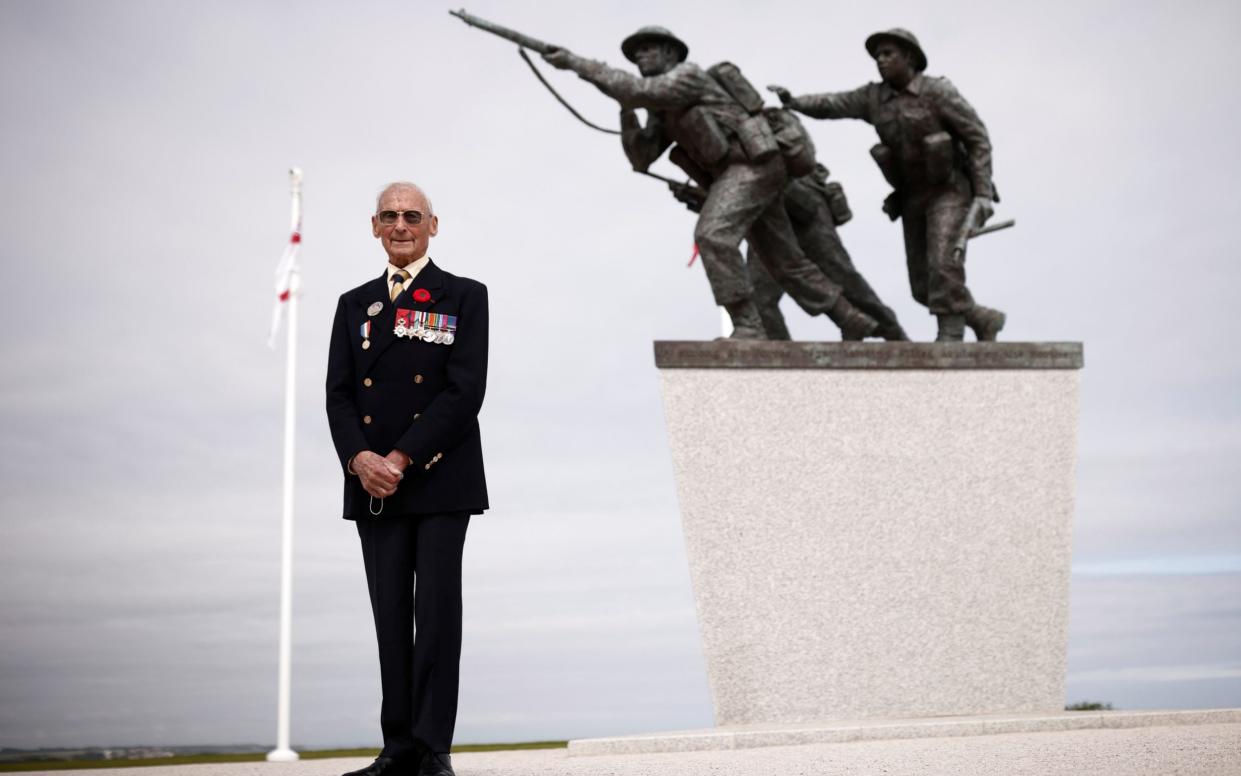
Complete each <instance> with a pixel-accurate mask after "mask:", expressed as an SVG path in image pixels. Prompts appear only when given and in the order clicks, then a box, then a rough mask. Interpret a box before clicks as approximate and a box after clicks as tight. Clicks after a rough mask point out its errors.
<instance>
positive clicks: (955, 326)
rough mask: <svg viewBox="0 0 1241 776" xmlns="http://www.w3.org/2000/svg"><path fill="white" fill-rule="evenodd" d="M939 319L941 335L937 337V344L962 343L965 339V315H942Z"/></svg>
mask: <svg viewBox="0 0 1241 776" xmlns="http://www.w3.org/2000/svg"><path fill="white" fill-rule="evenodd" d="M938 318H939V334H937V335H935V341H936V342H960V341H962V340H964V339H965V316H964V315H940V316H938Z"/></svg>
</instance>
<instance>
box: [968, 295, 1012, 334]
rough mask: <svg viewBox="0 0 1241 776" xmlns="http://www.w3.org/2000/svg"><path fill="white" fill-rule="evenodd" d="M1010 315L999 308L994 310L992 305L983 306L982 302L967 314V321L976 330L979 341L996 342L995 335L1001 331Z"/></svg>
mask: <svg viewBox="0 0 1241 776" xmlns="http://www.w3.org/2000/svg"><path fill="white" fill-rule="evenodd" d="M1007 318H1008V316H1006V315H1005V314H1004V313H1002V312H1000V311H999V310H993V309H991V308H990V307H983V306H982V305H980V304H976V305H974V307H973V308H971V309H970V311H969V312H968V313H966V314H965V322H966V323H967V324H969V327H970V328H971V329H973V330H974V336H975V337H977V338H978V341H979V342H994V341H995V335H997V334H999V333H1000V329H1002V328H1004V321H1005V320H1007Z"/></svg>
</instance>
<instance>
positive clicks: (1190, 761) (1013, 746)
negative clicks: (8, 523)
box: [39, 724, 1241, 776]
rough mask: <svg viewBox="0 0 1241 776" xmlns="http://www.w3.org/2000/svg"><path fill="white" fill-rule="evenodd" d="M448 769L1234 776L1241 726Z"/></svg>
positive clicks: (583, 775) (535, 758) (286, 773)
mask: <svg viewBox="0 0 1241 776" xmlns="http://www.w3.org/2000/svg"><path fill="white" fill-rule="evenodd" d="M368 762H369V761H367V760H355V759H339V760H305V761H302V762H298V763H227V764H211V765H180V766H172V767H153V768H118V769H109V770H105V771H97V770H96V771H89V772H84V771H41V772H39V773H43V774H47V775H48V776H66V774H85V773H90V774H91V776H282V774H283V776H339V774H341V773H343V772H344V771H347V770H353V769H355V768H360V767H362V766H364V765H366V764H367V763H368ZM453 765H454V766H455V767H456V770H457V773H458V774H459V776H536V775H537V776H659V775H660V774H668V776H681V775H682V774H684V775H686V776H688V775H689V774H694V775H695V776H697V775H698V774H702V775H703V776H707V775H711V776H715V775H716V774H718V775H719V776H833V775H834V774H848V776H914V775H915V774H916V775H917V776H973V775H974V774H979V775H980V776H981V775H984V774H985V775H986V776H992V775H994V776H1241V725H1239V724H1219V725H1184V726H1175V727H1154V728H1137V729H1130V730H1078V731H1072V732H1064V733H1022V734H1013V735H995V736H976V737H969V738H935V739H913V740H902V741H866V742H859V743H849V744H814V745H810V746H781V747H769V748H764V749H745V750H735V751H720V752H686V753H677V754H652V755H606V756H598V757H568V756H567V753H566V750H564V749H541V750H529V751H508V752H473V753H464V754H459V755H454V756H453ZM165 772H166V773H165ZM174 772H175V773H174Z"/></svg>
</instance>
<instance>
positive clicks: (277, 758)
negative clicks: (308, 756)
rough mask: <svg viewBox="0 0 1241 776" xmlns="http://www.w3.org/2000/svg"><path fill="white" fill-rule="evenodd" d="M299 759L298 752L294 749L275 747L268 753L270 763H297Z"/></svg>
mask: <svg viewBox="0 0 1241 776" xmlns="http://www.w3.org/2000/svg"><path fill="white" fill-rule="evenodd" d="M298 759H300V758H298V756H297V752H294V751H293V750H292V749H273V750H271V751H270V752H268V753H267V762H269V763H295V762H297V761H298Z"/></svg>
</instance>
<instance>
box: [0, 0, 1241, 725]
mask: <svg viewBox="0 0 1241 776" xmlns="http://www.w3.org/2000/svg"><path fill="white" fill-rule="evenodd" d="M708 8H710V10H707V9H708ZM1238 8H1239V7H1238V6H1237V4H1236V3H1234V2H1228V1H1226V0H1221V1H1219V2H1209V1H1208V2H1196V3H1189V4H1170V3H1156V2H1138V3H1134V2H1091V3H1082V2H1023V3H972V2H966V1H965V0H959V1H955V2H954V1H951V0H945V1H944V2H937V3H924V2H895V1H894V2H888V3H884V4H882V5H879V4H864V5H861V6H859V5H847V4H843V3H836V4H825V3H821V2H779V1H776V2H765V3H746V2H718V3H714V4H711V5H710V6H708V5H706V4H703V3H678V2H663V3H658V4H656V3H639V2H631V3H619V2H612V3H598V4H586V3H570V2H541V3H537V4H536V3H518V2H508V3H500V2H480V3H479V4H477V5H472V6H470V7H469V8H468V10H470V11H471V12H473V13H476V14H479V15H482V16H484V17H488V18H492V19H494V20H496V21H498V22H501V23H505V24H509V25H511V26H514V27H520V28H521V29H523V31H525V32H528V33H530V34H533V35H537V36H540V37H543V38H545V39H548V40H550V41H553V42H557V43H560V44H563V45H566V46H568V47H570V48H572V49H573V50H574V51H576V52H578V53H581V54H583V55H588V56H593V57H597V58H602V59H606V60H608V61H609V62H611V63H613V64H618V65H623V64H627V63H624V61H623V59H622V58H621V55H620V52H619V50H618V43H619V41H620V40H621V39H622V38H623V37H625V36H626V35H628V34H629V33H630V32H632V31H633V30H634V29H636V28H637V27H639V26H641V25H645V24H662V25H665V26H668V27H670V28H672V29H673V30H675V31H676V32H677V33H678V34H679V35H681V36H682V37H683V38H684V39H685V40H686V41H687V42H688V44H689V47H690V57H691V59H693V60H695V61H697V62H699V63H700V64H703V65H709V64H711V63H713V62H716V61H719V60H722V59H729V60H731V61H734V62H736V63H737V64H738V65H740V66H741V68H742V69H743V71H744V72H745V73H746V74H747V75H748V76H749V77H750V78H751V80H752V81H753V82H754V83H756V84H759V85H762V84H767V83H772V82H775V83H783V84H785V85H787V86H789V87H790V88H792V89H793V90H794V91H795V92H805V91H823V90H831V89H844V88H851V87H855V86H858V85H861V84H862V83H864V82H866V81H868V80H872V79H873V78H874V66H873V63H872V62H871V61H870V59H869V58H868V57H867V55H866V53H865V51H864V49H863V45H862V41H863V40H864V39H865V37H866V36H867V35H868V34H869V33H871V32H873V31H875V30H878V29H883V28H888V27H891V26H895V25H901V26H906V27H909V28H910V29H912V30H914V31H915V32H916V33H917V34H918V36H919V37H920V39H921V40H922V42H923V45H924V47H925V48H926V51H927V54H928V57H929V61H930V66H929V72H930V73H931V74H935V75H947V76H949V77H951V78H952V80H953V82H954V83H955V84H956V85H957V86H958V88H959V89H960V90H961V91H962V92H963V93H964V94H965V95H966V97H967V98H968V99H969V100H970V101H971V102H972V103H973V105H974V106H975V107H976V108H977V109H978V111H979V113H980V114H981V115H982V117H983V118H984V120H985V121H986V123H987V126H988V128H989V129H990V131H991V136H992V141H993V144H994V147H995V180H996V182H997V185H998V188H999V190H1000V193H1001V194H1002V196H1003V202H1002V204H1001V205H1000V207H999V208H998V211H997V218H1010V217H1011V218H1016V219H1017V220H1018V227H1017V228H1016V229H1013V230H1010V231H1007V232H1004V233H1001V234H997V235H994V236H989V237H987V238H984V239H983V240H980V241H979V242H978V243H977V244H975V245H974V247H973V248H972V249H971V253H970V264H969V272H970V284H971V287H972V288H973V289H974V292H975V295H976V296H977V298H978V300H979V301H980V302H981V303H983V304H987V305H991V306H995V307H999V308H1002V309H1004V310H1006V311H1007V312H1008V315H1009V325H1008V328H1006V329H1005V331H1004V336H1005V337H1006V338H1007V339H1011V340H1050V341H1063V340H1073V341H1083V342H1084V343H1085V353H1086V368H1085V371H1084V372H1083V374H1082V417H1081V432H1080V459H1079V466H1078V472H1079V481H1078V503H1077V516H1076V524H1075V561H1074V563H1075V575H1074V580H1073V599H1072V622H1071V636H1070V642H1071V643H1070V660H1069V670H1070V673H1069V700H1083V699H1087V698H1091V699H1096V700H1108V701H1111V702H1113V703H1114V704H1116V705H1117V706H1120V707H1125V708H1152V707H1171V708H1192V707H1206V706H1241V521H1238V516H1239V515H1238V511H1239V506H1241V476H1239V475H1241V466H1239V462H1241V402H1239V400H1238V396H1239V395H1241V355H1239V353H1241V349H1238V347H1237V345H1236V339H1237V333H1238V330H1239V328H1241V327H1239V326H1238V324H1239V323H1241V316H1239V315H1238V313H1237V309H1236V305H1235V302H1234V299H1235V297H1236V294H1237V288H1238V287H1241V263H1239V262H1238V260H1237V249H1236V230H1237V225H1238V224H1239V223H1241V204H1238V203H1239V202H1241V200H1239V199H1238V197H1237V195H1236V181H1237V178H1238V176H1239V175H1241V164H1239V161H1241V158H1239V157H1241V150H1239V146H1238V144H1237V142H1236V139H1235V135H1236V127H1237V126H1238V119H1239V118H1241V111H1239V109H1238V108H1239V105H1238V101H1239V99H1241V98H1239V97H1238V93H1237V90H1236V88H1235V86H1234V85H1233V80H1234V79H1235V76H1236V73H1237V72H1238V67H1239V66H1241V55H1239V54H1238V51H1239V49H1238V47H1237V45H1236V39H1235V38H1236V31H1237V30H1238V29H1239V28H1241V25H1239V24H1238V22H1241V11H1239V10H1238ZM447 10H448V7H447V6H444V5H440V4H436V3H427V2H411V1H410V0H404V1H403V2H392V3H376V2H358V3H350V4H344V3H326V2H297V3H292V2H286V3H277V2H263V3H241V2H231V3H230V2H219V3H169V2H162V1H155V0H152V1H151V2H80V3H68V2H33V1H15V0H8V1H7V2H4V3H3V4H0V64H2V66H0V178H2V180H3V187H2V191H0V197H2V199H0V267H2V269H3V287H4V289H5V291H6V292H7V293H6V294H5V296H6V300H5V304H4V305H3V306H0V319H2V322H3V325H2V326H0V347H2V348H3V363H4V365H5V366H4V370H3V373H2V376H0V418H2V419H3V426H2V431H0V444H2V445H3V448H2V450H0V453H2V454H0V487H2V492H0V520H2V521H3V541H2V542H0V633H2V634H3V635H2V639H3V640H2V642H0V746H51V745H86V744H143V743H153V744H154V743H164V744H194V743H237V742H259V743H270V742H272V741H273V740H274V737H275V699H276V688H275V680H276V635H277V620H276V611H277V603H278V582H279V515H280V467H281V460H280V452H281V419H282V399H283V390H284V387H283V374H284V353H283V350H282V349H280V350H277V351H276V352H271V351H269V350H267V349H266V347H265V340H266V336H267V325H268V316H269V314H270V307H271V297H272V293H273V292H272V270H273V269H274V267H275V264H276V262H277V260H278V258H279V255H280V252H281V249H282V247H283V245H284V242H285V240H286V239H287V228H288V206H289V203H288V192H287V176H286V170H287V168H288V167H289V166H290V165H293V164H297V165H300V166H302V167H303V168H304V169H305V174H306V182H305V228H304V233H305V241H304V244H303V246H304V247H303V253H302V261H303V266H304V287H305V295H304V304H303V306H302V312H303V318H302V340H301V343H300V349H299V365H300V371H299V375H298V379H299V386H298V402H299V405H298V418H299V420H298V428H297V433H298V458H297V466H298V485H297V528H296V549H295V556H296V569H295V586H296V587H295V603H294V606H295V623H294V628H295V638H294V661H295V663H294V674H293V681H294V692H293V738H294V741H295V742H296V743H298V744H300V745H303V746H318V747H323V746H331V745H377V744H378V742H379V730H378V723H377V717H378V704H379V682H378V665H377V659H376V654H375V647H374V637H373V632H372V626H371V621H370V612H369V608H368V602H367V598H366V592H365V582H364V577H363V571H362V563H361V559H360V554H359V550H358V547H357V538H356V532H355V531H354V527H353V525H352V524H351V523H347V522H345V521H342V520H341V519H340V517H339V515H340V474H339V468H338V466H337V463H336V460H335V456H334V453H333V451H332V447H331V442H330V439H329V436H328V430H327V424H326V422H325V417H324V413H323V388H322V385H323V376H324V369H325V360H326V352H327V334H328V329H329V326H330V322H331V316H332V312H333V309H334V305H335V301H336V298H337V296H338V295H339V294H340V293H341V292H342V291H344V290H346V289H348V288H352V287H353V286H355V285H357V284H359V283H361V282H363V281H365V280H367V279H368V278H370V277H373V276H375V275H377V274H378V273H379V272H380V271H381V269H382V267H383V265H384V262H385V257H384V255H383V253H382V250H381V249H380V247H379V246H378V245H377V244H376V242H375V240H374V239H373V238H372V237H371V235H370V230H369V224H368V216H369V214H370V212H371V210H372V208H373V204H374V195H375V193H376V191H377V190H378V189H379V188H380V187H381V186H382V185H383V184H384V183H385V182H387V181H389V180H393V179H412V180H416V181H418V182H420V183H421V184H422V185H423V186H424V187H425V188H426V189H427V191H428V192H429V193H430V194H431V196H432V198H433V200H434V202H435V205H436V210H437V211H438V212H439V214H440V219H441V221H440V235H439V237H437V238H436V239H435V240H434V241H433V243H432V249H431V254H432V256H433V257H434V258H435V260H436V261H437V263H439V264H440V265H441V266H443V267H445V268H446V269H448V270H449V271H451V272H454V273H457V274H462V275H467V276H470V277H474V278H477V279H479V280H482V281H484V282H485V283H487V284H488V286H489V287H490V291H491V303H492V339H491V342H492V350H491V372H490V380H489V390H488V395H487V399H486V404H485V406H484V408H483V414H482V426H483V434H484V436H483V439H484V448H485V452H486V460H487V467H488V469H487V471H488V480H489V484H490V489H491V502H492V505H493V508H492V510H491V511H490V512H489V513H488V514H487V515H486V516H484V517H480V518H476V519H475V521H474V523H473V524H472V525H471V527H470V537H469V540H468V542H467V545H466V569H465V599H466V600H465V605H466V622H465V646H464V656H463V665H462V677H463V679H462V681H463V684H462V698H461V707H460V708H461V711H460V718H459V723H458V736H457V739H458V741H459V742H470V741H496V740H519V739H534V738H567V737H579V736H585V735H604V734H622V733H630V732H641V731H650V730H659V729H668V728H686V727H696V726H706V725H709V724H710V723H711V707H710V698H709V695H708V690H707V683H706V677H705V670H704V666H703V660H702V655H701V651H700V647H699V642H698V634H697V626H696V623H695V621H694V614H693V601H692V596H691V592H690V587H689V577H688V573H687V569H686V563H685V555H684V547H683V544H682V538H681V531H680V524H679V516H678V512H677V507H676V501H675V494H674V484H673V480H672V471H671V466H670V460H669V455H668V450H667V446H666V442H665V438H664V431H663V420H662V415H661V404H660V397H659V393H658V385H657V373H656V371H655V368H654V365H653V359H652V355H651V342H652V340H655V339H705V338H710V337H712V336H715V335H716V334H717V333H718V327H719V314H718V312H717V310H716V308H715V307H714V306H713V305H712V302H711V295H710V290H709V288H708V285H707V282H706V279H705V277H704V276H703V272H702V269H701V265H700V264H696V265H695V266H694V267H693V268H690V269H686V266H685V265H686V261H687V260H688V258H689V253H690V248H691V244H692V227H693V217H692V216H691V215H690V214H688V213H686V212H685V211H684V210H682V209H681V208H680V206H679V205H677V204H676V203H675V202H674V201H673V200H672V199H671V197H670V196H669V195H668V194H667V193H666V191H665V190H664V189H663V188H662V186H661V185H660V184H657V183H655V182H653V181H651V180H649V179H645V178H642V177H640V176H636V175H634V174H632V173H631V172H630V171H629V167H628V164H627V162H626V160H625V159H624V156H623V155H622V153H621V150H620V148H619V143H618V142H617V141H616V139H615V138H613V137H607V136H604V135H602V134H599V133H596V132H593V131H591V130H589V129H587V128H585V127H583V126H582V125H580V124H578V123H577V122H576V121H574V120H573V119H572V118H571V117H570V116H569V115H568V114H567V113H566V112H565V111H564V110H563V109H562V108H561V107H560V106H559V105H557V104H556V103H555V102H554V100H553V99H552V98H551V97H550V96H549V95H548V94H547V93H546V92H545V91H544V90H543V88H542V87H541V86H539V84H538V83H537V82H536V81H535V80H534V78H533V77H532V76H531V74H530V73H529V72H528V71H527V70H526V68H525V65H524V64H522V62H521V61H520V60H519V59H518V57H517V56H516V52H515V51H514V46H512V45H511V44H509V43H507V42H505V41H501V40H499V39H497V38H493V37H491V36H488V35H485V34H483V33H481V32H479V31H476V30H472V29H469V28H467V27H466V26H465V25H463V24H462V23H461V22H459V21H458V20H456V19H454V18H452V17H450V16H448V14H447V13H446V11H447ZM548 77H549V78H550V79H552V80H553V82H554V83H555V84H556V85H557V86H558V87H559V88H561V89H562V91H563V93H564V94H565V95H566V96H567V97H569V98H570V99H571V100H572V101H573V102H574V103H575V104H576V105H577V106H578V107H579V109H580V110H581V111H582V112H584V113H585V114H586V115H588V116H589V117H591V118H592V119H594V120H595V121H596V122H600V123H603V124H607V125H615V123H616V121H617V119H616V108H615V105H614V103H612V102H610V101H609V100H608V99H607V98H605V97H604V96H603V95H601V94H599V93H598V92H597V91H595V90H594V89H593V87H591V86H589V85H588V84H586V83H584V82H582V81H579V80H578V79H577V78H576V77H575V76H572V75H571V74H566V73H559V72H549V73H548ZM809 126H810V129H811V132H812V134H813V136H814V138H815V141H816V144H817V145H818V148H819V152H820V158H821V159H822V160H823V161H824V162H825V163H826V164H827V165H828V166H829V167H830V168H831V169H832V172H833V175H834V177H836V178H837V179H838V180H840V181H841V182H843V184H844V185H845V187H846V190H847V192H848V195H849V197H850V201H851V203H852V205H853V210H854V213H855V214H856V215H855V218H854V220H853V222H851V223H850V224H849V225H848V226H846V227H845V228H844V229H843V230H842V232H841V234H842V237H843V239H844V240H845V242H846V244H847V246H848V247H849V249H850V251H851V252H852V254H853V256H854V258H855V260H856V262H857V264H858V266H859V267H860V268H861V269H862V271H863V272H864V273H865V274H866V276H867V277H868V278H869V279H870V281H871V283H872V285H874V286H875V288H876V289H877V290H878V292H879V293H880V295H881V296H882V297H883V298H884V300H885V301H886V302H887V303H888V304H889V305H891V306H892V307H893V308H895V310H896V311H897V313H898V315H899V316H900V319H901V321H902V323H903V324H904V326H905V328H906V329H907V330H908V331H909V332H910V333H911V335H913V336H914V337H915V338H916V339H929V338H931V337H932V336H933V333H934V320H933V318H931V317H930V316H928V315H927V314H926V312H925V310H923V309H922V308H919V307H918V306H917V305H916V304H915V303H914V302H913V301H912V299H911V298H910V296H909V291H908V287H907V281H906V279H905V273H904V260H903V253H902V248H901V239H900V230H899V228H898V227H897V226H894V225H892V224H890V223H888V221H887V219H886V217H884V216H883V214H882V213H881V212H880V210H879V205H880V203H881V201H882V199H883V196H884V194H885V193H886V186H885V184H884V183H883V181H882V178H881V176H880V174H879V172H878V171H877V170H876V169H875V168H874V166H873V163H872V162H871V160H870V158H869V155H868V154H867V149H868V148H869V147H870V146H871V145H872V144H873V143H874V142H876V141H875V136H874V130H873V129H872V128H871V127H869V126H867V125H865V124H862V123H861V122H809ZM660 164H661V165H663V167H662V168H661V169H667V167H666V166H667V162H666V161H664V162H661V163H660ZM785 309H786V311H787V315H788V318H789V322H790V326H791V328H792V329H793V333H794V336H795V337H797V338H799V339H836V338H837V337H838V334H837V332H836V331H835V330H834V329H832V328H831V327H830V326H829V325H828V324H827V323H826V322H825V321H824V320H823V319H817V320H812V319H809V318H807V317H806V316H804V315H803V314H801V313H800V312H799V311H797V310H796V309H795V308H794V307H793V306H792V305H790V304H788V303H787V300H786V305H785ZM282 347H283V346H282ZM962 400H963V401H968V397H962Z"/></svg>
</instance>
